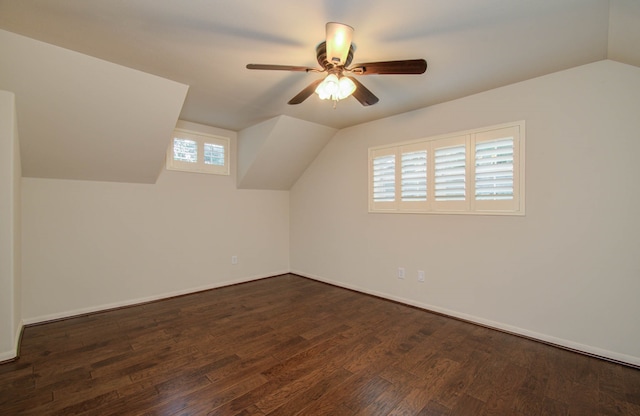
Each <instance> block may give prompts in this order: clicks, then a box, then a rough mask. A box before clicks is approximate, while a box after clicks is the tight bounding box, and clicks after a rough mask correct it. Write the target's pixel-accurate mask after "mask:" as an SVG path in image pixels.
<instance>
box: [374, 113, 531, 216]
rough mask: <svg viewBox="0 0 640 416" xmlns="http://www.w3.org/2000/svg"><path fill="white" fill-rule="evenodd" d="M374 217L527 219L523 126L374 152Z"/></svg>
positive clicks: (476, 131) (464, 134)
mask: <svg viewBox="0 0 640 416" xmlns="http://www.w3.org/2000/svg"><path fill="white" fill-rule="evenodd" d="M369 164H370V175H369V183H370V192H369V195H370V199H369V211H370V212H433V213H456V214H495V215H523V214H524V122H523V121H521V122H516V123H509V124H505V125H500V126H492V127H488V128H483V129H477V130H472V131H467V132H462V133H458V134H451V135H446V136H440V137H434V138H429V139H423V140H417V141H412V142H404V143H399V144H397V145H393V146H385V147H380V148H372V149H369Z"/></svg>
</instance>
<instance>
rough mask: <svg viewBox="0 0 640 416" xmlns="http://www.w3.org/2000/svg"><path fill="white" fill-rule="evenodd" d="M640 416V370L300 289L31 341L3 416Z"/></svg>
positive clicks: (192, 305)
mask: <svg viewBox="0 0 640 416" xmlns="http://www.w3.org/2000/svg"><path fill="white" fill-rule="evenodd" d="M49 414H60V415H80V414H82V415H143V414H144V415H244V416H249V415H287V416H289V415H305V416H308V415H527V416H529V415H640V370H637V369H633V368H629V367H624V366H621V365H617V364H614V363H610V362H606V361H602V360H598V359H595V358H591V357H587V356H583V355H579V354H576V353H572V352H569V351H564V350H561V349H558V348H554V347H551V346H547V345H543V344H541V343H537V342H534V341H530V340H525V339H522V338H519V337H516V336H512V335H508V334H504V333H501V332H498V331H493V330H490V329H486V328H483V327H479V326H475V325H472V324H469V323H464V322H460V321H458V320H455V319H450V318H446V317H443V316H440V315H436V314H432V313H429V312H426V311H422V310H419V309H416V308H412V307H407V306H403V305H399V304H396V303H393V302H388V301H385V300H382V299H377V298H374V297H370V296H367V295H363V294H359V293H355V292H352V291H348V290H344V289H340V288H337V287H334V286H330V285H326V284H323V283H319V282H315V281H313V280H309V279H305V278H302V277H298V276H294V275H283V276H277V277H273V278H270V279H264V280H260V281H256V282H251V283H246V284H241V285H236V286H230V287H226V288H220V289H215V290H211V291H207V292H200V293H197V294H193V295H188V296H182V297H178V298H173V299H169V300H164V301H160V302H154V303H149V304H145V305H140V306H135V307H130V308H123V309H119V310H114V311H109V312H104V313H99V314H94V315H90V316H84V317H78V318H73V319H67V320H63V321H58V322H53V323H48V324H43V325H38V326H31V327H28V328H26V329H25V331H24V335H23V339H22V348H21V358H20V359H19V360H17V361H15V362H13V363H7V364H3V365H0V415H49Z"/></svg>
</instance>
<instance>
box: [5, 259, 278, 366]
mask: <svg viewBox="0 0 640 416" xmlns="http://www.w3.org/2000/svg"><path fill="white" fill-rule="evenodd" d="M286 273H289V271H288V270H287V271H276V272H273V273H269V274H267V275H254V276H248V277H242V278H239V279H233V280H226V281H223V282H216V283H213V284H210V285H205V286H199V287H193V288H189V289H184V290H177V291H174V292H168V293H161V294H157V295H153V296H146V297H142V298H135V299H127V300H124V301H120V302H114V303H106V304H102V305H97V306H89V307H86V308H80V309H73V310H69V311H63V312H57V313H52V314H48V315H41V316H35V317H31V318H25V319H23V322H22V323H23V325H33V324H38V323H41V322H49V321H55V320H58V319H65V318H72V317H74V316H80V315H86V314H89V313H96V312H103V311H108V310H110V309H117V308H123V307H127V306H134V305H139V304H142V303H148V302H153V301H156V300H162V299H167V298H172V297H175V296H182V295H188V294H191V293H196V292H202V291H204V290H211V289H216V288H219V287H224V286H231V285H236V284H238V283H246V282H251V281H253V280H260V279H264V278H267V277H272V276H278V275H281V274H286ZM1 357H2V355H0V358H1ZM0 361H1V359H0Z"/></svg>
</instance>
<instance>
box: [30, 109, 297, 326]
mask: <svg viewBox="0 0 640 416" xmlns="http://www.w3.org/2000/svg"><path fill="white" fill-rule="evenodd" d="M178 127H183V128H187V129H191V130H194V129H204V131H205V132H210V133H212V134H216V135H226V136H228V137H231V139H232V160H234V157H233V155H234V154H235V150H236V134H235V133H234V132H230V131H226V130H221V129H215V128H205V127H204V126H197V125H194V124H192V123H183V122H181V123H179V124H178ZM234 164H235V162H234V163H233V164H232V172H233V173H232V175H231V176H217V175H206V174H197V173H187V172H176V171H166V170H165V171H163V172H162V173H161V175H160V177H159V179H158V181H157V183H156V184H154V185H144V184H125V183H109V182H90V181H72V180H56V179H36V178H24V179H23V183H22V184H23V188H22V190H23V200H22V201H23V220H24V221H23V259H24V261H23V311H24V319H25V322H26V323H31V322H38V321H42V320H47V319H53V318H58V317H63V316H69V315H74V314H78V313H82V312H87V311H94V310H100V309H104V308H108V307H114V306H120V305H126V304H131V303H136V302H140V301H144V300H150V299H156V298H162V297H166V296H170V295H174V294H180V293H186V292H191V291H195V290H198V289H205V288H211V287H217V286H221V285H225V284H230V283H234V282H241V281H246V280H251V279H254V278H259V277H266V276H272V275H276V274H280V273H285V272H287V271H288V270H289V240H288V239H289V223H288V221H289V193H288V192H282V191H246V190H237V189H236V187H235V183H236V182H235V166H234ZM232 255H236V256H238V264H237V265H232V264H231V256H232Z"/></svg>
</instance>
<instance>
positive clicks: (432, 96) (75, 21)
mask: <svg viewBox="0 0 640 416" xmlns="http://www.w3.org/2000/svg"><path fill="white" fill-rule="evenodd" d="M328 21H339V22H342V23H346V24H349V25H351V26H353V27H354V28H355V32H354V39H353V40H354V43H355V44H356V46H357V49H356V52H355V59H354V62H371V61H381V60H395V59H408V58H424V59H426V60H427V62H428V69H427V72H426V73H425V74H424V75H400V76H396V75H370V76H366V77H361V78H359V79H360V81H361V82H362V83H364V84H365V85H366V86H367V87H368V88H369V89H370V90H371V91H373V92H374V93H375V94H376V95H377V96H378V97H379V98H380V102H379V103H378V104H376V105H374V106H371V107H362V106H361V105H360V104H359V103H358V102H357V101H356V100H355V99H353V98H349V99H347V100H344V101H341V102H339V103H338V105H337V108H336V109H333V108H332V104H331V103H330V102H326V101H321V100H319V99H317V97H315V96H313V97H310V98H309V99H307V100H306V101H305V102H303V103H302V104H299V105H295V106H290V105H287V101H288V100H289V99H290V98H291V97H293V96H294V95H295V94H297V93H298V92H299V91H300V90H301V89H303V88H304V87H305V86H306V85H308V84H309V83H311V82H312V81H313V80H315V79H317V78H318V77H319V76H320V75H318V74H314V73H304V72H281V71H250V70H247V69H246V68H245V65H246V64H248V63H271V64H291V65H304V66H316V57H315V47H316V45H317V44H318V43H319V42H321V41H322V40H324V36H325V33H324V26H325V23H326V22H328ZM639 28H640V2H638V1H637V0H609V1H607V0H536V1H513V0H459V1H446V2H445V1H440V0H396V1H394V2H390V1H371V0H352V1H344V0H313V1H305V2H301V1H292V0H270V1H264V2H256V1H253V0H234V1H220V0H210V1H200V0H183V1H174V0H153V1H149V0H127V1H119V0H118V1H108V0H102V1H86V0H65V1H63V0H59V1H52V0H30V1H23V0H0V29H4V30H5V31H8V32H13V33H15V34H19V35H22V36H25V37H27V38H31V39H34V40H38V41H42V42H46V43H48V44H51V45H57V46H59V47H62V48H65V49H68V50H71V51H75V52H79V53H80V54H83V55H86V56H88V57H93V58H98V59H99V60H102V61H107V62H108V63H112V64H117V65H118V66H121V67H123V68H124V69H125V70H123V71H120V69H118V70H116V69H115V66H114V67H113V68H111V70H114V71H116V72H117V71H120V72H122V73H125V72H126V73H128V74H129V75H122V76H123V77H124V80H125V81H123V82H124V83H123V84H121V85H120V86H119V88H121V89H122V90H129V93H127V92H126V91H123V92H122V93H123V94H124V95H123V97H125V98H124V99H123V100H121V101H117V102H116V103H114V105H118V106H122V108H128V109H129V108H130V110H131V111H133V112H135V111H137V110H135V109H136V108H138V109H139V108H140V106H151V107H155V110H157V111H156V112H155V113H154V114H139V115H136V116H135V117H140V118H142V119H145V120H146V119H147V118H148V120H147V121H146V122H148V123H154V122H155V120H157V119H158V118H161V117H164V118H165V120H168V122H169V124H171V123H173V124H175V120H174V119H173V118H177V117H179V118H180V119H182V120H186V121H190V122H195V123H201V124H206V125H211V126H216V127H220V128H224V129H229V130H234V131H241V130H243V129H246V128H249V127H251V126H254V125H257V124H259V123H262V122H264V121H265V120H268V119H272V118H274V117H278V116H282V115H285V116H289V117H292V118H296V119H300V120H304V121H307V122H312V123H316V124H319V125H323V126H327V127H330V128H344V127H347V126H352V125H356V124H359V123H363V122H366V121H370V120H374V119H378V118H382V117H386V116H390V115H394V114H398V113H402V112H406V111H409V110H413V109H417V108H422V107H426V106H429V105H433V104H436V103H441V102H444V101H449V100H452V99H456V98H460V97H463V96H467V95H470V94H474V93H477V92H481V91H486V90H489V89H492V88H496V87H499V86H502V85H507V84H511V83H514V82H518V81H522V80H525V79H530V78H533V77H537V76H541V75H545V74H548V73H552V72H556V71H559V70H562V69H566V68H570V67H574V66H578V65H583V64H587V63H590V62H595V61H598V60H602V59H614V60H618V61H620V62H624V63H627V64H631V65H636V66H640V48H638V47H637V45H638V44H640V29H639ZM10 43H11V44H12V45H13V46H12V47H15V44H14V42H13V40H12V41H11V42H10ZM25 45H26V44H25ZM32 47H33V46H31V45H28V46H24V49H21V50H20V51H19V52H16V51H13V52H12V53H14V54H17V55H15V56H14V57H15V59H17V60H21V59H24V57H22V56H20V55H21V54H31V53H32V50H31V48H32ZM3 55H5V56H6V53H5V51H3ZM5 56H3V60H5V63H4V64H2V63H0V69H2V65H6V59H5ZM73 60H75V61H83V60H82V59H79V58H77V57H74V58H73V59H72V61H73ZM75 61H74V62H64V63H62V64H61V65H60V67H59V68H53V69H52V70H55V71H65V65H67V67H68V65H74V66H75V69H69V74H76V75H73V76H80V75H79V74H82V73H85V74H87V73H88V75H85V76H84V78H86V79H84V80H83V82H78V83H75V84H74V83H73V82H70V83H68V85H67V88H70V89H74V88H77V90H75V91H67V93H68V95H71V96H73V95H79V94H81V93H82V91H83V89H84V90H85V91H87V88H88V84H89V83H90V82H91V76H90V75H91V73H93V74H94V75H95V76H96V78H95V82H101V80H102V81H104V78H100V77H101V76H102V75H104V74H103V73H102V72H103V71H102V70H99V69H97V67H95V68H94V67H91V65H89V67H82V66H78V65H81V64H78V62H75ZM37 64H38V63H37V62H29V63H28V64H24V65H28V67H30V68H31V69H33V71H36V72H37V70H36V68H33V66H34V65H37ZM20 68H22V67H20ZM48 69H49V68H46V67H45V68H40V70H41V71H46V70H48ZM14 70H16V68H14ZM129 70H136V71H138V72H141V73H146V74H151V75H152V76H154V77H156V78H158V79H160V78H164V79H165V81H166V82H162V81H158V82H156V83H155V84H154V82H155V81H145V82H142V84H139V83H138V82H136V75H135V74H134V73H133V72H128V71H129ZM88 71H92V72H88ZM108 71H109V70H107V72H108ZM28 75H29V74H24V77H27V76H28ZM54 75H55V74H54ZM58 75H60V74H58ZM109 76H111V75H109ZM114 76H115V75H114ZM118 76H121V75H118ZM53 79H56V78H55V76H54V77H53ZM145 79H147V78H145ZM156 81H157V80H156ZM15 82H16V81H15V80H11V79H7V77H3V74H1V73H0V88H2V89H8V90H12V87H13V85H12V83H15ZM22 84H24V85H21V86H20V88H22V89H23V91H28V89H29V87H28V84H29V81H28V80H26V81H24V80H23V81H22ZM76 84H77V85H76ZM135 85H141V86H140V88H141V89H140V90H137V91H135V93H132V92H131V91H132V89H133V90H135V88H136V87H135ZM186 86H188V92H187V90H186ZM39 88H40V89H41V87H39ZM13 89H15V88H13ZM90 90H91V87H89V91H90ZM153 91H155V93H154V92H153ZM185 93H186V99H185V100H184V103H182V102H181V99H183V98H184V94H185ZM51 94H60V92H59V91H53V92H51ZM127 94H129V95H127ZM154 94H157V95H154ZM23 95H24V94H23ZM27 95H28V96H29V94H27ZM141 95H147V98H146V101H145V100H144V99H143V102H131V101H132V100H131V99H130V98H128V97H130V96H131V97H140V96H141ZM30 96H32V97H36V96H37V94H31V95H30ZM85 98H86V97H85ZM33 99H36V98H33ZM96 100H101V97H96ZM50 101H51V102H55V100H54V99H51V100H50ZM60 103H61V105H60V108H56V109H54V108H50V110H51V112H54V113H55V111H61V112H64V111H67V113H69V112H73V111H77V109H74V108H73V106H71V107H70V106H68V105H66V101H65V100H62V101H61V102H60ZM153 103H155V104H153ZM164 105H166V106H167V107H166V108H162V109H161V108H159V107H162V106H164ZM21 106H22V107H21ZM128 106H129V107H128ZM176 106H179V109H178V110H177V114H176V117H167V116H166V114H165V113H166V112H167V111H168V112H171V111H174V110H173V109H174V108H175V107H176ZM20 108H22V109H23V113H26V112H29V111H31V112H34V111H36V110H34V109H33V108H34V106H33V105H31V106H27V105H25V104H24V103H19V105H18V109H19V110H20ZM152 110H153V109H152ZM38 111H43V109H42V108H40V109H39V110H38ZM96 111H98V112H103V113H104V112H105V110H104V109H102V108H100V106H97V110H96ZM127 111H129V110H127ZM19 116H20V114H19ZM38 116H39V117H40V118H39V119H38V120H39V123H42V126H41V128H40V129H39V130H38V132H37V133H36V132H32V131H30V130H29V129H27V130H26V131H23V130H22V129H21V142H24V143H25V147H26V148H27V149H30V148H35V147H37V146H38V145H39V144H42V143H43V140H45V138H43V137H38V138H36V137H31V135H35V134H39V135H42V134H43V133H42V132H43V131H47V129H55V128H56V124H55V123H54V122H53V121H51V120H49V119H51V118H53V119H55V118H58V116H57V115H55V114H54V115H53V116H50V117H45V118H43V117H42V115H41V114H39V115H38ZM23 117H26V118H27V119H29V120H30V121H31V120H33V119H32V118H30V117H31V116H30V115H29V114H23ZM34 117H35V116H34ZM67 118H68V119H71V118H72V115H69V114H67ZM130 122H131V125H133V124H134V123H133V121H130ZM47 123H49V124H47ZM102 124H108V123H102ZM161 124H162V123H161ZM121 127H122V126H121ZM101 128H107V127H106V126H101ZM113 128H114V130H111V131H109V132H107V133H105V136H103V137H108V136H113V135H114V134H116V132H117V131H118V130H117V127H116V126H113ZM163 129H164V127H163ZM165 130H166V129H164V130H162V131H163V132H164V131H165ZM151 133H153V132H152V131H146V132H144V134H151ZM74 134H87V130H86V129H84V130H83V129H81V130H80V131H78V132H76V133H74ZM25 135H26V136H25ZM162 135H163V134H160V136H162ZM162 140H166V137H164V136H163V138H162ZM145 145H149V143H145ZM113 146H123V143H121V142H119V141H118V140H115V141H114V143H113ZM157 147H158V149H159V148H160V146H159V145H157ZM165 147H166V141H163V143H162V148H163V149H164V148H165ZM151 148H153V149H154V150H153V151H154V156H153V157H154V158H155V159H158V153H157V152H159V150H156V149H155V147H154V146H151ZM98 149H100V151H101V152H103V153H105V154H107V155H109V153H110V152H116V153H117V151H113V150H109V146H104V148H101V147H98ZM25 157H26V158H27V160H26V161H23V162H26V163H23V165H24V166H25V167H26V168H27V170H28V169H30V166H35V165H36V164H37V163H40V162H41V161H40V160H36V158H35V156H33V155H31V154H28V155H26V156H25ZM38 157H40V158H42V157H43V155H39V156H38ZM119 157H120V158H121V159H123V160H126V159H127V158H126V155H124V153H123V154H121V155H120V156H119ZM29 158H32V159H33V160H31V161H30V160H29ZM116 159H117V158H116ZM155 163H156V166H158V165H159V164H160V163H161V161H160V160H158V161H157V162H155ZM156 174H157V167H156ZM34 176H39V175H34ZM40 176H42V175H40ZM44 176H47V175H46V174H44ZM50 176H54V177H55V176H56V175H50ZM59 176H60V175H59ZM63 176H64V175H63ZM124 176H125V177H123V178H115V179H113V178H110V177H109V176H108V175H107V176H105V177H103V176H101V175H96V177H98V178H103V179H104V178H106V179H105V180H125V181H127V180H131V179H127V177H126V176H127V175H124ZM133 176H135V175H133ZM133 176H131V178H133ZM138 176H139V177H141V178H143V177H144V178H143V179H141V181H143V182H144V181H148V178H146V176H145V174H141V175H138ZM147 176H148V175H147ZM145 178H146V179H145ZM133 181H135V180H133Z"/></svg>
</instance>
